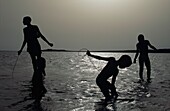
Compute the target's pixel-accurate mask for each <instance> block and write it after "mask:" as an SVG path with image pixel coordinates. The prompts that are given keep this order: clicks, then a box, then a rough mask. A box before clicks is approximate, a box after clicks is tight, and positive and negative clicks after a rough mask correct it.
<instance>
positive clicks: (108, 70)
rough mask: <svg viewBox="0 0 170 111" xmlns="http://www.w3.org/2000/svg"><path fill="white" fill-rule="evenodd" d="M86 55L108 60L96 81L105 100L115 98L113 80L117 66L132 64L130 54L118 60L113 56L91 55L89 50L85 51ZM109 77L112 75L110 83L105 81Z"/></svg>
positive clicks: (124, 66)
mask: <svg viewBox="0 0 170 111" xmlns="http://www.w3.org/2000/svg"><path fill="white" fill-rule="evenodd" d="M87 55H88V56H91V57H93V58H96V59H99V60H104V61H108V63H107V65H106V66H105V67H104V68H103V70H102V71H101V72H100V74H99V75H98V76H97V78H96V83H97V85H98V86H99V88H100V89H101V92H102V93H103V95H104V97H105V102H107V101H109V100H111V99H112V98H114V100H116V99H117V97H118V94H117V92H116V87H115V82H116V77H117V75H118V73H119V69H118V66H119V68H126V67H129V66H130V65H131V64H132V60H131V58H130V56H128V55H123V56H121V57H120V59H119V60H115V58H114V57H100V56H96V55H92V54H91V53H90V52H89V51H87ZM110 77H112V83H110V82H109V81H107V80H108V79H109V78H110ZM110 92H111V94H110Z"/></svg>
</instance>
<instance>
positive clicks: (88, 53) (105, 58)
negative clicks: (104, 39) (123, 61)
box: [86, 51, 109, 61]
mask: <svg viewBox="0 0 170 111" xmlns="http://www.w3.org/2000/svg"><path fill="white" fill-rule="evenodd" d="M86 54H87V55H88V56H90V57H93V58H95V59H98V60H105V61H109V57H101V56H97V55H92V54H91V53H90V51H87V53H86Z"/></svg>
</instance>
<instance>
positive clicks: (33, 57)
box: [30, 53, 37, 72]
mask: <svg viewBox="0 0 170 111" xmlns="http://www.w3.org/2000/svg"><path fill="white" fill-rule="evenodd" d="M30 56H31V60H32V65H33V69H34V72H36V70H37V63H36V56H34V55H33V54H31V53H30Z"/></svg>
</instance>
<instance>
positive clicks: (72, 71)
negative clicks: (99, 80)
mask: <svg viewBox="0 0 170 111" xmlns="http://www.w3.org/2000/svg"><path fill="white" fill-rule="evenodd" d="M92 53H93V52H92ZM93 54H96V55H99V56H104V57H115V58H116V59H119V57H120V56H121V55H123V54H127V55H130V56H131V57H132V60H133V58H134V53H93ZM17 56H18V55H17V52H14V51H11V52H10V51H1V52H0V110H1V111H39V110H40V111H142V110H141V107H140V104H143V103H144V102H142V98H150V97H152V94H151V93H150V89H149V85H148V84H146V83H143V84H139V83H136V82H137V81H138V69H139V66H138V63H136V64H132V65H131V66H130V67H128V68H125V69H120V71H119V74H118V76H117V79H116V88H117V91H118V94H119V97H118V98H121V99H122V100H118V101H117V102H116V103H113V104H109V105H108V106H101V105H98V102H100V101H101V99H103V98H104V97H103V95H102V93H101V92H100V89H99V88H98V87H97V85H96V82H95V79H96V77H97V75H98V74H99V73H100V71H101V70H102V68H103V67H104V66H105V65H106V64H107V62H106V61H102V60H96V59H94V58H89V57H88V56H85V52H81V53H78V52H43V54H42V56H43V57H44V58H45V59H46V74H47V75H46V77H45V83H44V84H45V87H46V88H47V90H48V92H47V93H46V95H45V97H43V98H42V100H41V105H40V106H39V107H38V109H37V107H35V106H34V103H33V102H34V101H33V100H31V99H28V98H30V94H31V83H30V81H31V78H32V75H33V68H32V63H31V59H30V56H29V54H28V53H27V52H22V54H21V55H20V56H19V58H18V61H16V60H17ZM149 56H150V61H151V67H152V74H151V78H152V80H153V81H154V80H155V78H157V75H163V74H168V73H170V72H167V71H166V70H167V69H168V68H169V66H170V55H169V54H154V53H153V54H149ZM16 62H17V63H16ZM15 63H16V66H15V69H14V72H13V75H12V71H13V68H14V65H15ZM144 78H145V79H146V71H145V69H144ZM151 84H154V83H151ZM155 91H156V90H155ZM127 99H129V100H130V99H132V101H128V100H127ZM126 100H127V101H126Z"/></svg>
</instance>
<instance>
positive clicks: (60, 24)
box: [0, 0, 170, 50]
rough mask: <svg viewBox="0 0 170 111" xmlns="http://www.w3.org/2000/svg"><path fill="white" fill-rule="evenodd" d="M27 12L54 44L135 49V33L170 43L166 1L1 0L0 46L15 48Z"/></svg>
mask: <svg viewBox="0 0 170 111" xmlns="http://www.w3.org/2000/svg"><path fill="white" fill-rule="evenodd" d="M26 15H29V16H31V17H32V19H33V21H32V24H36V25H38V26H39V28H40V30H41V32H42V33H43V34H44V35H45V37H46V38H47V39H48V40H49V41H50V42H53V43H54V48H66V49H81V48H83V47H86V48H88V49H97V50H103V49H113V50H114V49H135V44H136V43H137V36H138V34H140V33H143V34H144V35H145V38H146V39H148V40H150V42H151V43H152V44H153V45H154V46H155V47H157V48H170V0H0V50H19V49H20V47H21V44H22V41H23V28H24V27H25V26H24V25H23V24H22V19H23V17H24V16H26ZM39 41H40V43H41V46H42V49H46V48H50V47H49V46H48V45H47V44H45V42H43V41H42V40H41V39H39Z"/></svg>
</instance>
